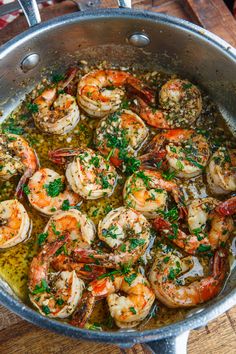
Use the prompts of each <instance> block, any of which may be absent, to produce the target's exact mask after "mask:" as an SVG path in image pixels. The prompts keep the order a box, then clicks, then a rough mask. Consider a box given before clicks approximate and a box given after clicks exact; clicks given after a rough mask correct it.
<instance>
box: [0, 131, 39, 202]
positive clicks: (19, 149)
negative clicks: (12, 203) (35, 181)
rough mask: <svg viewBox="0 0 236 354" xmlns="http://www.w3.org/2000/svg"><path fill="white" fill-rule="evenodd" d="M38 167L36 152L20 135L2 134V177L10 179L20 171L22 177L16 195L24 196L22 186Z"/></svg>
mask: <svg viewBox="0 0 236 354" xmlns="http://www.w3.org/2000/svg"><path fill="white" fill-rule="evenodd" d="M37 168H38V157H37V155H36V152H35V151H34V150H33V149H32V148H31V147H30V146H29V144H28V142H27V141H26V140H25V139H24V138H22V137H21V136H19V135H15V134H7V135H3V134H1V135H0V179H2V180H9V179H10V178H11V177H12V176H15V175H17V174H18V173H20V174H22V177H21V179H20V181H19V183H18V185H17V188H16V196H17V197H21V196H22V187H23V185H24V184H25V183H26V181H27V179H28V178H30V177H31V176H32V175H33V173H34V172H35V171H36V170H37Z"/></svg>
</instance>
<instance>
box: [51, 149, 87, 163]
mask: <svg viewBox="0 0 236 354" xmlns="http://www.w3.org/2000/svg"><path fill="white" fill-rule="evenodd" d="M80 151H81V150H80V149H76V148H75V149H71V148H61V149H56V150H52V151H49V152H48V156H49V159H50V160H51V161H52V162H54V163H56V164H58V165H65V164H66V163H67V162H68V158H69V157H72V156H76V155H78V154H79V153H80Z"/></svg>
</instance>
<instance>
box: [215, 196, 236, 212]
mask: <svg viewBox="0 0 236 354" xmlns="http://www.w3.org/2000/svg"><path fill="white" fill-rule="evenodd" d="M215 210H216V212H217V213H219V214H220V215H223V216H228V215H234V214H236V196H235V197H232V198H230V199H228V200H226V201H225V202H222V203H220V204H219V205H218V206H217V207H216V209H215Z"/></svg>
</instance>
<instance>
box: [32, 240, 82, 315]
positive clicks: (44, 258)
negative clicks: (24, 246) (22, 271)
mask: <svg viewBox="0 0 236 354" xmlns="http://www.w3.org/2000/svg"><path fill="white" fill-rule="evenodd" d="M65 242H66V237H64V240H60V241H59V240H57V241H55V242H53V243H47V244H45V245H44V247H43V248H42V250H41V251H40V252H39V253H38V255H37V256H35V257H34V258H33V260H32V263H31V265H30V270H29V284H28V286H29V291H30V296H29V297H30V300H31V302H32V303H33V305H34V306H35V307H36V308H37V309H38V310H39V312H40V313H41V314H42V315H47V316H48V317H53V318H66V317H69V316H70V315H71V314H72V313H73V312H74V310H75V308H76V306H77V304H78V302H79V300H80V298H81V296H82V292H83V289H84V282H83V280H81V279H80V278H78V276H77V275H76V272H75V271H74V270H73V271H71V272H70V271H62V272H60V273H59V274H58V273H57V274H54V275H53V276H52V280H51V281H49V267H50V262H51V260H52V258H53V256H54V255H55V253H56V252H57V251H58V250H59V249H60V247H62V246H63V245H64V243H65Z"/></svg>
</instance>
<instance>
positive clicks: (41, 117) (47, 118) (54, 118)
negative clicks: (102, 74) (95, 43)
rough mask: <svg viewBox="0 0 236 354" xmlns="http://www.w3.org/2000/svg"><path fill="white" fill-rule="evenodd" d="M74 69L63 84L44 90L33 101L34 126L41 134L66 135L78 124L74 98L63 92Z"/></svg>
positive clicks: (78, 117)
mask: <svg viewBox="0 0 236 354" xmlns="http://www.w3.org/2000/svg"><path fill="white" fill-rule="evenodd" d="M75 74H76V69H74V70H71V71H70V74H69V77H68V78H67V80H66V81H64V82H62V81H61V82H59V83H58V85H57V87H55V86H53V87H49V88H46V89H45V90H44V91H43V92H42V93H41V94H40V95H39V96H38V97H37V98H36V99H35V100H34V104H36V105H37V110H38V111H37V112H36V113H34V114H33V118H34V122H35V125H36V126H37V127H38V128H39V129H40V130H41V131H43V132H45V133H50V134H66V133H68V132H69V131H71V130H72V129H74V127H75V126H76V124H77V123H78V122H79V119H80V113H79V108H78V106H77V103H76V99H75V97H73V96H72V95H70V94H67V93H66V92H64V90H63V89H64V88H65V87H66V86H67V85H68V84H69V83H70V82H71V81H72V80H73V78H74V77H75Z"/></svg>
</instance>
